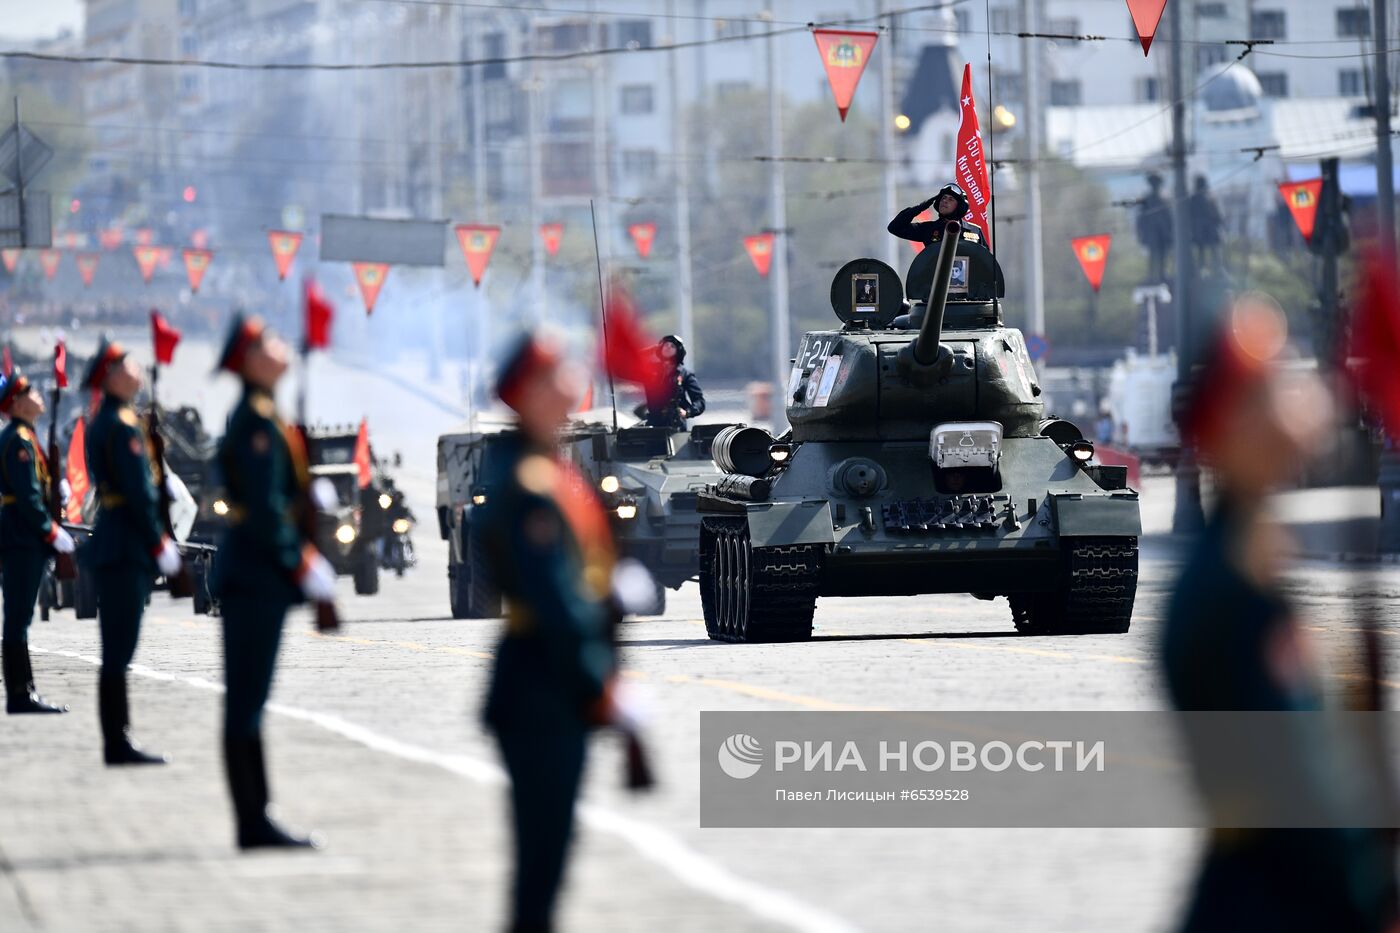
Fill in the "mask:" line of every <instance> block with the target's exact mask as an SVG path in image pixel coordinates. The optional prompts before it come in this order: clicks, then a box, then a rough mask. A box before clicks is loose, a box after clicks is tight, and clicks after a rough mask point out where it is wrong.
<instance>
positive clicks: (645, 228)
mask: <svg viewBox="0 0 1400 933" xmlns="http://www.w3.org/2000/svg"><path fill="white" fill-rule="evenodd" d="M627 232H628V233H629V234H631V236H632V242H633V243H634V244H635V245H636V247H637V255H638V256H640V257H641V258H643V259H646V258H647V257H648V256H650V255H651V244H652V241H653V240H655V239H656V224H654V223H651V222H647V223H644V224H632V225H631V226H630V227H628V228H627Z"/></svg>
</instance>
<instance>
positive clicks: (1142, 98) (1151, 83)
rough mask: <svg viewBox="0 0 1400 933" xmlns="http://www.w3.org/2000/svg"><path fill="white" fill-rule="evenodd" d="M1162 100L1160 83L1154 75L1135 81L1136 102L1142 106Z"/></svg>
mask: <svg viewBox="0 0 1400 933" xmlns="http://www.w3.org/2000/svg"><path fill="white" fill-rule="evenodd" d="M1161 99H1162V82H1161V81H1159V80H1158V79H1157V76H1156V75H1147V76H1146V77H1143V78H1138V79H1137V100H1138V102H1139V103H1142V104H1151V103H1155V102H1156V101H1159V100H1161Z"/></svg>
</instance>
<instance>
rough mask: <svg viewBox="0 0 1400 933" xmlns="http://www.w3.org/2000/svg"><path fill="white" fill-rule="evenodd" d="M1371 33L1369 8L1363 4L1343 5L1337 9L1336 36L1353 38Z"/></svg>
mask: <svg viewBox="0 0 1400 933" xmlns="http://www.w3.org/2000/svg"><path fill="white" fill-rule="evenodd" d="M1370 34H1371V9H1370V7H1364V6H1353V7H1343V8H1342V9H1340V10H1338V11H1337V38H1339V39H1355V38H1359V37H1361V36H1369V35H1370Z"/></svg>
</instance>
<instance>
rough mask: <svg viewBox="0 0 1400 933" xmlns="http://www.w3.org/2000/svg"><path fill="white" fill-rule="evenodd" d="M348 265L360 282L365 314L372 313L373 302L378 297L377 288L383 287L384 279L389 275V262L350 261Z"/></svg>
mask: <svg viewBox="0 0 1400 933" xmlns="http://www.w3.org/2000/svg"><path fill="white" fill-rule="evenodd" d="M350 267H351V268H352V269H354V270H355V281H356V282H359V283H360V294H361V295H362V296H364V299H365V314H367V315H369V314H373V313H374V302H375V301H376V300H378V298H379V290H380V289H381V288H383V287H384V280H385V279H386V278H388V277H389V264H388V263H387V262H352V263H351V264H350Z"/></svg>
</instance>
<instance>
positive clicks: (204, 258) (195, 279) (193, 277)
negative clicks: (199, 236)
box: [180, 249, 214, 292]
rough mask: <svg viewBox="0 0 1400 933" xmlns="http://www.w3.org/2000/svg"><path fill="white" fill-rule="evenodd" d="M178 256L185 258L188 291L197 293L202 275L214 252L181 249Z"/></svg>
mask: <svg viewBox="0 0 1400 933" xmlns="http://www.w3.org/2000/svg"><path fill="white" fill-rule="evenodd" d="M180 255H181V256H183V257H184V258H185V275H187V276H189V279H190V291H191V292H197V291H199V283H200V282H203V281H204V273H205V271H207V270H208V268H209V263H210V261H211V260H213V258H214V251H213V250H208V249H182V250H180Z"/></svg>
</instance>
